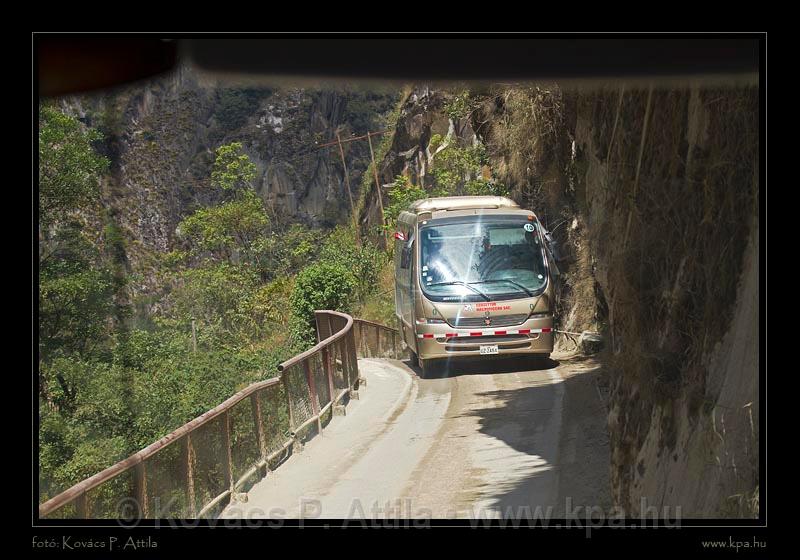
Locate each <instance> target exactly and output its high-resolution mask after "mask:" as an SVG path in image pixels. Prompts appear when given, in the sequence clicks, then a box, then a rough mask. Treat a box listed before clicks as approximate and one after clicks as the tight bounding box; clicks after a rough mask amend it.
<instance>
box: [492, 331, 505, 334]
mask: <svg viewBox="0 0 800 560" xmlns="http://www.w3.org/2000/svg"><path fill="white" fill-rule="evenodd" d="M494 334H506V331H494Z"/></svg>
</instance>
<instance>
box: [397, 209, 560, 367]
mask: <svg viewBox="0 0 800 560" xmlns="http://www.w3.org/2000/svg"><path fill="white" fill-rule="evenodd" d="M394 238H395V250H394V262H395V313H396V315H397V319H398V322H399V325H400V330H401V333H402V337H403V340H404V341H405V343H406V345H407V346H408V348H409V350H410V352H411V361H412V364H416V365H417V366H418V367H419V369H420V370H421V372H422V377H430V374H431V373H432V372H433V371H434V370H435V369H437V366H438V365H439V364H440V363H441V362H442V361H444V360H449V359H451V358H454V357H462V356H463V357H488V356H506V355H520V354H525V355H530V356H531V357H534V358H548V357H549V356H550V353H551V352H552V351H553V312H554V308H555V302H556V294H557V293H558V278H559V271H558V267H557V266H556V260H555V258H554V254H556V248H555V245H554V243H553V241H552V237H551V236H550V234H549V233H548V232H547V231H546V230H545V228H544V227H543V226H542V224H541V223H540V221H539V219H538V218H537V217H536V214H534V213H533V212H531V211H529V210H524V209H522V208H520V207H519V205H518V204H517V203H516V202H514V201H513V200H511V199H509V198H505V197H498V196H456V197H442V198H427V199H424V200H418V201H416V202H414V203H413V204H411V205H410V207H409V208H408V210H407V211H405V212H402V213H401V214H400V216H399V217H398V219H397V231H396V232H395V234H394Z"/></svg>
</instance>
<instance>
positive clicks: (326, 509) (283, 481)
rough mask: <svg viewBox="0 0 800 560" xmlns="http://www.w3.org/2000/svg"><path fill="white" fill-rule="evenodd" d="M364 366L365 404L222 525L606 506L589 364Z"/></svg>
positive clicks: (599, 423) (538, 512)
mask: <svg viewBox="0 0 800 560" xmlns="http://www.w3.org/2000/svg"><path fill="white" fill-rule="evenodd" d="M359 367H360V370H361V374H362V376H364V377H366V379H367V385H366V387H365V388H364V389H363V390H362V391H361V395H362V398H361V400H356V401H351V403H350V404H349V405H348V407H347V415H346V416H344V417H335V418H334V419H333V420H332V422H331V423H330V425H329V426H328V427H327V428H326V429H325V430H324V432H323V435H322V436H321V437H316V438H314V439H313V440H311V441H310V442H309V443H308V444H307V445H306V446H305V449H304V450H303V452H302V453H298V454H296V455H293V456H292V457H290V458H289V459H288V460H287V461H286V462H285V463H284V464H283V465H281V466H280V467H279V468H278V469H277V470H275V471H274V472H271V473H270V474H269V475H268V476H267V477H266V478H265V479H263V480H262V481H260V482H259V483H258V484H256V485H255V486H254V487H253V488H252V489H251V490H250V492H249V493H248V500H247V502H244V503H239V502H237V503H234V504H231V505H230V506H229V507H228V508H227V509H226V510H225V511H224V512H223V517H243V518H264V517H269V518H299V517H302V518H306V519H310V518H318V519H329V518H350V519H361V518H368V519H384V518H470V519H487V518H496V517H503V518H515V519H519V518H531V517H537V518H545V517H547V516H550V517H555V518H558V517H564V515H565V513H567V512H568V511H574V510H575V508H576V507H578V506H582V507H584V508H587V507H589V508H591V507H600V508H603V509H604V510H607V509H608V508H609V507H610V502H611V498H610V492H609V473H608V465H609V459H608V440H607V436H606V432H605V410H604V408H603V404H602V402H601V400H600V394H599V392H598V391H597V388H596V385H595V381H594V379H593V378H594V376H596V375H597V374H598V367H597V364H596V363H595V362H594V361H593V360H592V359H588V358H575V357H574V358H571V359H570V358H564V357H562V358H559V357H558V356H554V360H550V361H549V363H546V364H543V365H541V366H539V369H531V361H530V360H524V359H503V360H495V361H493V362H488V361H475V362H457V361H453V362H452V363H450V364H449V365H448V367H447V368H445V369H444V371H442V372H441V374H440V375H439V376H438V377H437V378H434V379H420V378H419V377H418V376H417V372H416V370H414V369H411V368H410V367H409V366H408V364H407V362H399V361H394V360H377V359H365V360H361V361H360V362H359ZM568 498H569V500H568ZM570 508H572V509H570Z"/></svg>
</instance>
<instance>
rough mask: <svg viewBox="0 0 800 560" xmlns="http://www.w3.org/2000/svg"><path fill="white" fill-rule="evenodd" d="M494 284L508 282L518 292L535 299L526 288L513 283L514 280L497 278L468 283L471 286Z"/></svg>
mask: <svg viewBox="0 0 800 560" xmlns="http://www.w3.org/2000/svg"><path fill="white" fill-rule="evenodd" d="M495 282H508V283H509V284H513V285H514V286H516V287H517V288H519V289H520V290H522V291H523V292H525V293H526V294H528V297H535V296H534V295H533V292H532V291H530V290H529V289H528V288H526V287H525V286H523V285H522V284H520V283H519V282H515V281H514V280H509V279H507V278H498V279H496V280H479V281H477V282H470V283H471V284H493V283H495Z"/></svg>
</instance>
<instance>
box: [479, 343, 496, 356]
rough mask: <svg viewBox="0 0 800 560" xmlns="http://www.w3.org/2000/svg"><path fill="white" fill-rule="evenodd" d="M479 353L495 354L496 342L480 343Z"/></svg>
mask: <svg viewBox="0 0 800 560" xmlns="http://www.w3.org/2000/svg"><path fill="white" fill-rule="evenodd" d="M480 350H481V354H497V344H482V345H481V347H480Z"/></svg>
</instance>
